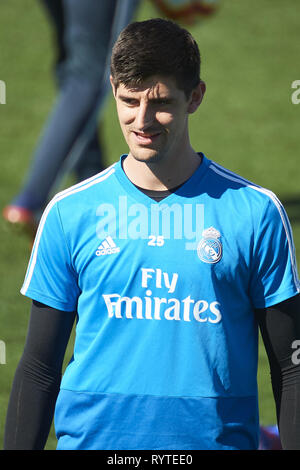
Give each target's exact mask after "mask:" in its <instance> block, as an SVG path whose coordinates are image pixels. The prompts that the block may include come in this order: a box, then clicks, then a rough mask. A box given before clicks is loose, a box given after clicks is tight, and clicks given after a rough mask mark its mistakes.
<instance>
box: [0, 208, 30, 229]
mask: <svg viewBox="0 0 300 470" xmlns="http://www.w3.org/2000/svg"><path fill="white" fill-rule="evenodd" d="M2 215H3V218H4V219H5V220H6V222H8V223H9V224H10V226H11V227H13V228H15V229H17V230H21V231H23V232H26V233H27V234H29V235H30V236H31V237H34V236H35V234H36V230H37V222H36V220H35V218H34V214H33V212H32V211H30V210H29V209H25V208H24V207H20V206H13V205H11V206H6V207H5V208H4V209H3V211H2Z"/></svg>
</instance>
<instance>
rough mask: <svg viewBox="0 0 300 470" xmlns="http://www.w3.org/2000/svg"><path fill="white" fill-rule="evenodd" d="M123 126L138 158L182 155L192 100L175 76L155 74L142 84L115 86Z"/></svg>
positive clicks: (147, 159) (163, 157) (146, 159)
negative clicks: (157, 75)
mask: <svg viewBox="0 0 300 470" xmlns="http://www.w3.org/2000/svg"><path fill="white" fill-rule="evenodd" d="M113 90H114V96H115V99H116V104H117V112H118V116H119V121H120V126H121V129H122V131H123V134H124V137H125V140H126V142H127V145H128V147H129V150H130V154H131V155H132V156H133V157H134V158H135V159H136V160H138V161H142V162H146V163H151V162H157V161H160V160H161V159H165V158H168V157H169V156H171V157H172V155H178V152H182V151H184V149H185V146H186V145H188V114H189V113H190V112H193V111H191V109H190V102H191V100H187V98H186V95H185V93H184V91H182V90H180V89H179V88H178V87H177V85H176V83H175V81H174V80H173V79H172V78H169V77H168V78H165V77H151V78H149V79H147V80H146V81H145V82H144V83H143V84H142V85H141V86H138V87H136V88H126V87H125V86H124V85H123V84H120V85H119V86H118V87H117V88H116V89H114V87H113Z"/></svg>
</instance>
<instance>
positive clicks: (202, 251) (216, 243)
mask: <svg viewBox="0 0 300 470" xmlns="http://www.w3.org/2000/svg"><path fill="white" fill-rule="evenodd" d="M202 237H203V238H202V239H201V240H200V242H199V244H198V247H197V254H198V257H199V258H200V259H201V261H203V262H204V263H209V264H213V263H217V262H218V261H220V259H221V258H222V244H221V242H220V240H219V238H220V237H221V234H220V232H219V231H218V230H216V229H215V228H214V227H209V228H207V229H205V230H203V232H202Z"/></svg>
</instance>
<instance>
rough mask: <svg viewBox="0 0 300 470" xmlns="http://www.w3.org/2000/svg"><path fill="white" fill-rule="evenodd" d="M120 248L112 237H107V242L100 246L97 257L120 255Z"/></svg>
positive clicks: (104, 241)
mask: <svg viewBox="0 0 300 470" xmlns="http://www.w3.org/2000/svg"><path fill="white" fill-rule="evenodd" d="M119 251H120V247H119V246H117V245H116V244H115V242H114V241H113V239H112V238H111V237H109V236H108V237H106V238H105V240H103V242H102V243H101V245H99V246H98V249H97V251H96V256H103V255H112V254H113V253H119Z"/></svg>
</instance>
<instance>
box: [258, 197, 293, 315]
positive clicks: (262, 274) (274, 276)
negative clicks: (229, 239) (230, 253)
mask: <svg viewBox="0 0 300 470" xmlns="http://www.w3.org/2000/svg"><path fill="white" fill-rule="evenodd" d="M299 291H300V289H299V278H298V272H297V266H296V256H295V248H294V243H293V236H292V231H291V227H290V223H289V220H288V217H287V214H286V212H285V210H284V208H283V206H282V204H281V203H280V201H279V200H278V199H277V198H276V197H275V196H274V197H272V198H270V199H269V200H268V202H267V205H266V208H265V210H264V213H263V215H262V217H261V220H260V223H259V227H258V231H257V233H256V236H255V242H254V251H253V263H252V276H251V286H250V295H251V299H252V302H253V305H254V307H255V308H265V307H270V306H272V305H275V304H277V303H280V302H283V301H284V300H286V299H288V298H290V297H293V296H294V295H296V294H297V293H298V292H299Z"/></svg>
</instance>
